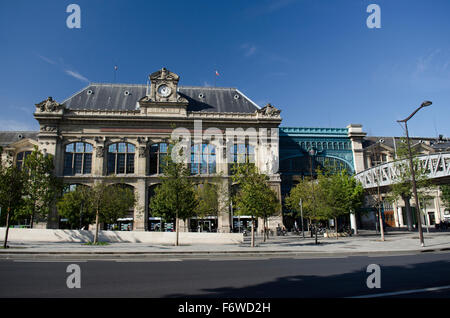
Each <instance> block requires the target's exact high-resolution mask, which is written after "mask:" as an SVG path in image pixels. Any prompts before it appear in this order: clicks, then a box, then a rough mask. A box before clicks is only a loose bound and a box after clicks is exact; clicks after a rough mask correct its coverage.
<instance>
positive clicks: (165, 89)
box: [158, 84, 171, 97]
mask: <svg viewBox="0 0 450 318" xmlns="http://www.w3.org/2000/svg"><path fill="white" fill-rule="evenodd" d="M170 92H171V89H170V87H169V86H167V85H166V84H163V85H160V86H159V87H158V94H159V95H161V96H162V97H167V96H169V95H170Z"/></svg>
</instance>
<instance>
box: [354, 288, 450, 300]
mask: <svg viewBox="0 0 450 318" xmlns="http://www.w3.org/2000/svg"><path fill="white" fill-rule="evenodd" d="M449 288H450V285H446V286H439V287H430V288H422V289H411V290H403V291H397V292H390V293H380V294H372V295H363V296H353V297H348V298H375V297H386V296H396V295H406V294H416V293H426V292H431V291H437V290H443V289H449Z"/></svg>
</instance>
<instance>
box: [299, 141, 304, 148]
mask: <svg viewBox="0 0 450 318" xmlns="http://www.w3.org/2000/svg"><path fill="white" fill-rule="evenodd" d="M300 145H301V147H302V149H305V142H304V141H302V143H301V144H300Z"/></svg>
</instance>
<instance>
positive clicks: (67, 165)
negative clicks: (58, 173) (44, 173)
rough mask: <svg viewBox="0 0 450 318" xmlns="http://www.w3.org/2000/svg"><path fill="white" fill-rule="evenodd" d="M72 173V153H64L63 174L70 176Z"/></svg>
mask: <svg viewBox="0 0 450 318" xmlns="http://www.w3.org/2000/svg"><path fill="white" fill-rule="evenodd" d="M72 174H73V171H72V154H71V153H66V154H65V155H64V175H66V176H70V175H72Z"/></svg>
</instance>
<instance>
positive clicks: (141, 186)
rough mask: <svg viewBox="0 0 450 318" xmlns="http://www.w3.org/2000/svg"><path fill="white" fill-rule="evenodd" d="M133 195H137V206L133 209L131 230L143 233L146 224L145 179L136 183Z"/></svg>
mask: <svg viewBox="0 0 450 318" xmlns="http://www.w3.org/2000/svg"><path fill="white" fill-rule="evenodd" d="M135 193H136V195H137V204H136V206H135V208H134V217H133V220H134V222H133V230H135V231H145V229H146V228H147V223H148V214H147V213H148V212H147V211H148V198H147V195H148V191H147V184H146V181H145V179H140V180H138V181H137V184H136V187H135Z"/></svg>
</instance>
